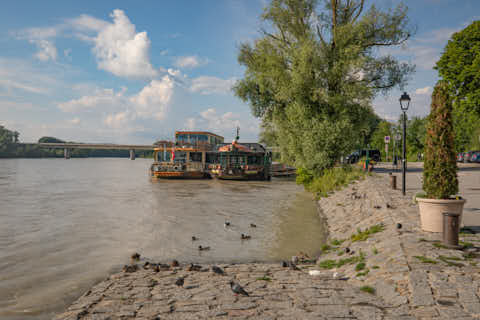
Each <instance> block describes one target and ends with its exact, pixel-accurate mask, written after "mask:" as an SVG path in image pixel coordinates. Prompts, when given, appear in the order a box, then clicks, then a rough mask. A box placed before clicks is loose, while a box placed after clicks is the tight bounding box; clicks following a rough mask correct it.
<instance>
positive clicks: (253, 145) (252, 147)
mask: <svg viewBox="0 0 480 320" xmlns="http://www.w3.org/2000/svg"><path fill="white" fill-rule="evenodd" d="M231 145H232V144H231V143H220V144H217V150H218V151H230V150H220V149H222V148H223V147H225V146H231ZM242 147H244V148H245V149H243V148H242ZM237 148H238V149H239V151H244V152H260V153H265V152H266V151H267V150H266V149H265V147H264V146H263V145H261V144H260V143H257V142H242V143H237Z"/></svg>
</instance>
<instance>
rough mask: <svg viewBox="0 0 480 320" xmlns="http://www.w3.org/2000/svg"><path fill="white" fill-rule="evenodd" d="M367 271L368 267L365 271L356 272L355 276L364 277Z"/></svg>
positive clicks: (368, 270)
mask: <svg viewBox="0 0 480 320" xmlns="http://www.w3.org/2000/svg"><path fill="white" fill-rule="evenodd" d="M369 272H370V269H367V270H365V271H363V272H359V273H357V278H359V277H364V276H366V275H367V274H368V273H369Z"/></svg>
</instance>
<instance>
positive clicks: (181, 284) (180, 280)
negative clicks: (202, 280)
mask: <svg viewBox="0 0 480 320" xmlns="http://www.w3.org/2000/svg"><path fill="white" fill-rule="evenodd" d="M184 283H185V278H178V279H177V281H175V284H176V285H177V286H179V287H182V286H183V284H184Z"/></svg>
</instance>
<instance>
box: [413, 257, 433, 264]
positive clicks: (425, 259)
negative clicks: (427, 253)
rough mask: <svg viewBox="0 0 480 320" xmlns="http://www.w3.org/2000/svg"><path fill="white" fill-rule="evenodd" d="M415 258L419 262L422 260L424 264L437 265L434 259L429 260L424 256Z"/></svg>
mask: <svg viewBox="0 0 480 320" xmlns="http://www.w3.org/2000/svg"><path fill="white" fill-rule="evenodd" d="M414 257H415V258H417V259H418V260H420V262H422V263H431V264H437V261H435V260H433V259H430V258H427V257H424V256H414Z"/></svg>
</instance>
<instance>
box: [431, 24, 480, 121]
mask: <svg viewBox="0 0 480 320" xmlns="http://www.w3.org/2000/svg"><path fill="white" fill-rule="evenodd" d="M435 69H437V70H438V73H439V75H440V77H442V78H443V80H445V81H447V83H448V85H449V89H450V94H451V95H452V97H453V98H455V101H456V103H458V104H460V105H462V106H463V107H464V110H465V111H473V112H475V113H476V114H477V115H478V116H480V72H479V70H480V20H477V21H475V22H473V23H472V24H470V25H469V26H468V27H466V28H465V29H463V30H462V31H460V32H457V33H454V34H453V35H452V38H451V40H449V41H448V44H447V45H446V47H445V50H444V52H443V54H442V56H441V58H440V60H439V61H438V62H437V64H436V66H435Z"/></svg>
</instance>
